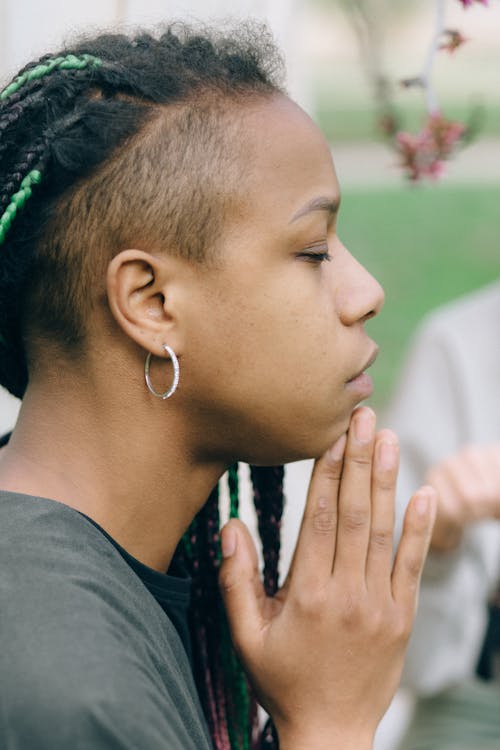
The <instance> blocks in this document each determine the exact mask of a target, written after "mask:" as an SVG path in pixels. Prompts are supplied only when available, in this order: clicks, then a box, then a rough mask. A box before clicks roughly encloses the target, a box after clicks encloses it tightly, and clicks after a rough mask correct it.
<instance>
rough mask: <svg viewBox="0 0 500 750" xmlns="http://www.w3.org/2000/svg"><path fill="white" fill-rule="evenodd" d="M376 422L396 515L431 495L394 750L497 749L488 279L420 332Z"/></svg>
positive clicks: (499, 429) (499, 528) (495, 312)
mask: <svg viewBox="0 0 500 750" xmlns="http://www.w3.org/2000/svg"><path fill="white" fill-rule="evenodd" d="M386 422H387V424H390V425H391V427H392V428H393V429H394V430H395V431H396V432H397V433H398V434H399V436H400V440H401V470H400V475H399V481H398V494H397V497H398V500H397V503H398V506H399V507H398V511H399V513H402V511H403V509H404V507H405V505H406V500H405V497H406V492H407V488H408V487H412V486H414V485H415V483H418V482H422V481H426V482H427V483H429V484H431V485H433V486H434V488H435V489H436V490H437V491H438V497H439V499H438V513H437V517H436V524H435V527H434V532H433V537H432V541H431V551H430V554H429V557H428V560H427V562H426V566H425V569H424V575H423V582H422V588H421V593H420V599H419V607H418V612H417V619H416V624H415V628H414V631H413V633H412V637H411V639H410V645H409V650H408V654H407V659H406V663H405V670H404V675H403V684H404V685H406V686H408V687H410V688H411V689H412V690H413V691H414V692H415V694H416V695H417V704H416V710H415V713H414V716H413V720H412V722H411V725H410V728H409V730H408V732H407V734H406V736H405V738H404V739H403V742H402V744H401V746H400V750H410V748H411V750H431V749H434V748H435V749H436V750H438V749H439V750H447V749H448V748H450V750H451V748H453V750H459V749H460V748H467V749H470V748H474V749H475V750H477V749H478V748H481V750H486V748H488V750H489V749H490V748H491V749H493V748H498V747H499V738H500V714H499V711H498V708H499V706H500V689H499V682H498V678H499V674H498V656H497V655H496V654H498V643H499V641H500V638H499V636H500V623H499V618H498V612H499V611H500V610H498V609H497V607H496V606H495V601H497V603H498V596H497V595H496V594H495V592H496V591H497V590H498V584H499V581H500V523H499V522H498V519H499V518H500V283H499V282H496V283H494V284H491V285H490V286H488V287H486V288H483V289H481V290H479V291H477V292H475V293H472V294H469V295H468V296H466V297H464V298H461V299H459V300H457V301H454V302H452V303H451V304H449V305H447V306H445V307H443V308H441V309H439V310H438V311H436V312H434V313H433V314H431V315H430V316H429V318H428V319H427V320H426V321H425V322H424V323H423V324H422V326H421V328H420V331H419V332H418V334H417V336H416V338H415V340H414V342H413V345H412V347H411V350H410V354H409V356H408V359H407V362H406V366H405V369H404V373H403V377H402V379H401V383H400V386H399V389H398V390H397V392H396V395H395V397H394V399H393V402H392V404H391V405H390V407H389V410H388V413H387V419H386ZM495 662H496V664H495ZM481 678H486V679H487V680H488V681H485V680H484V679H481Z"/></svg>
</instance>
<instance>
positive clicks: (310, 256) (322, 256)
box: [299, 250, 332, 263]
mask: <svg viewBox="0 0 500 750" xmlns="http://www.w3.org/2000/svg"><path fill="white" fill-rule="evenodd" d="M299 257H300V258H305V259H306V260H307V262H308V263H323V262H324V261H325V260H328V261H330V260H331V259H332V256H331V255H330V253H329V252H328V250H325V252H323V253H313V252H304V253H300V255H299Z"/></svg>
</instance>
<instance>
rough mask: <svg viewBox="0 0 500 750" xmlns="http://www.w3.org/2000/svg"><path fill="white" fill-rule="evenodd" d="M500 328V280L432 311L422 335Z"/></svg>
mask: <svg viewBox="0 0 500 750" xmlns="http://www.w3.org/2000/svg"><path fill="white" fill-rule="evenodd" d="M495 330H497V331H500V282H495V283H493V284H489V285H488V286H486V287H482V288H481V289H478V290H475V291H474V292H471V293H470V294H466V295H463V296H462V297H459V298H457V299H454V300H453V301H451V302H449V303H448V304H446V305H443V306H441V307H439V308H437V309H436V310H433V311H432V312H431V313H429V314H428V315H427V316H426V317H425V318H424V319H423V321H422V323H421V325H420V327H419V329H418V335H419V337H420V338H422V337H429V338H433V337H440V336H443V335H447V334H449V333H450V332H453V331H460V333H461V335H462V338H463V336H464V334H465V335H467V334H470V335H475V336H477V335H478V334H479V335H481V331H483V332H484V333H485V334H488V333H489V332H490V331H495Z"/></svg>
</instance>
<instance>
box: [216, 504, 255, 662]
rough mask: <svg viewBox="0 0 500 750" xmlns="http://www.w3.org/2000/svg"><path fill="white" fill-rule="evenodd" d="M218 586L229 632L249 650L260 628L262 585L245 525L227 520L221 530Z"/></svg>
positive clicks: (236, 644)
mask: <svg viewBox="0 0 500 750" xmlns="http://www.w3.org/2000/svg"><path fill="white" fill-rule="evenodd" d="M221 547H222V556H223V560H222V564H221V567H220V571H219V587H220V591H221V595H222V599H223V601H224V606H225V608H226V612H227V617H228V621H229V627H230V630H231V636H232V638H233V641H234V644H235V646H236V647H237V648H238V650H240V651H241V652H247V651H251V650H252V647H253V646H255V645H256V643H257V639H258V635H259V632H260V631H261V629H262V607H263V603H264V601H265V593H264V588H263V586H262V581H261V578H260V575H259V566H258V558H257V551H256V549H255V544H254V543H253V540H252V538H251V536H250V533H249V531H248V529H247V528H246V526H245V525H244V524H243V523H242V522H241V521H239V520H237V519H232V520H230V521H229V522H228V523H227V524H226V525H225V526H224V527H223V529H222V531H221Z"/></svg>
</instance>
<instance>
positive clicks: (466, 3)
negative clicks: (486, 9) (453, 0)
mask: <svg viewBox="0 0 500 750" xmlns="http://www.w3.org/2000/svg"><path fill="white" fill-rule="evenodd" d="M458 1H459V2H460V3H462V5H463V6H464V8H468V7H469V5H473V4H474V2H476V3H481V5H488V0H458Z"/></svg>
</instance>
